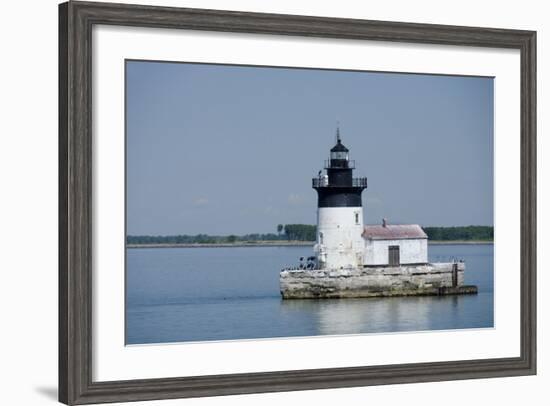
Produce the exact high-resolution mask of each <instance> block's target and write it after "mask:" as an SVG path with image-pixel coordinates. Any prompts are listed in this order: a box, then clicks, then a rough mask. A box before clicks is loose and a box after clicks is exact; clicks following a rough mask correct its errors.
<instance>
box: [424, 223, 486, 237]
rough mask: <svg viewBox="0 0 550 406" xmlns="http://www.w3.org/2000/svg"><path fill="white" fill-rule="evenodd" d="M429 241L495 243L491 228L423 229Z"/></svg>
mask: <svg viewBox="0 0 550 406" xmlns="http://www.w3.org/2000/svg"><path fill="white" fill-rule="evenodd" d="M423 229H424V231H425V232H426V234H427V235H428V239H429V240H436V241H493V235H494V229H493V227H491V226H464V227H423Z"/></svg>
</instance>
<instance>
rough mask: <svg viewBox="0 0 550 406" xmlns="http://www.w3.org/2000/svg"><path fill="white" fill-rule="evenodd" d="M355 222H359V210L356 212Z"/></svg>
mask: <svg viewBox="0 0 550 406" xmlns="http://www.w3.org/2000/svg"><path fill="white" fill-rule="evenodd" d="M355 224H359V212H355Z"/></svg>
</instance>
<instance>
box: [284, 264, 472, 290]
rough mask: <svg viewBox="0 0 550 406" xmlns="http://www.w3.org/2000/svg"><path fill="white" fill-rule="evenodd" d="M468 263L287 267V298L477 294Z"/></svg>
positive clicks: (285, 282)
mask: <svg viewBox="0 0 550 406" xmlns="http://www.w3.org/2000/svg"><path fill="white" fill-rule="evenodd" d="M464 269H465V266H464V263H462V262H461V263H431V264H418V265H402V266H398V267H389V266H367V267H364V268H362V269H333V270H331V269H323V270H316V269H312V270H305V269H297V270H284V271H281V273H280V276H279V281H280V289H281V295H282V297H283V299H322V298H327V299H328V298H362V297H380V296H426V295H436V296H437V295H462V294H476V293H477V287H476V286H465V285H464Z"/></svg>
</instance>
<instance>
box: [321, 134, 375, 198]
mask: <svg viewBox="0 0 550 406" xmlns="http://www.w3.org/2000/svg"><path fill="white" fill-rule="evenodd" d="M325 169H326V172H327V174H326V175H322V172H319V176H318V177H317V178H314V179H313V188H314V189H315V190H316V191H317V194H318V198H319V199H318V207H361V206H362V202H361V193H362V192H363V190H364V189H366V188H367V178H354V177H353V170H354V169H355V161H350V159H349V149H348V148H346V147H345V146H344V144H342V140H341V138H340V130H339V129H337V130H336V145H335V146H334V147H332V148H331V150H330V159H329V160H328V161H326V162H325Z"/></svg>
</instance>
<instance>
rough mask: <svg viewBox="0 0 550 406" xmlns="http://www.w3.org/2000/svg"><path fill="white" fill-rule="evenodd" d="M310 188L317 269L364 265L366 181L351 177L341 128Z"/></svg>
mask: <svg viewBox="0 0 550 406" xmlns="http://www.w3.org/2000/svg"><path fill="white" fill-rule="evenodd" d="M324 169H325V171H326V174H324V173H323V171H319V175H318V176H317V177H316V178H313V181H312V186H313V189H315V190H316V191H317V195H318V200H317V241H316V244H315V252H316V255H317V265H318V267H319V269H357V268H362V267H363V264H364V251H365V241H364V239H363V237H362V233H363V205H362V201H361V194H362V192H363V190H364V189H366V187H367V178H354V177H353V170H354V169H355V161H352V160H350V159H349V149H348V148H346V147H345V146H344V144H342V140H341V138H340V129H339V128H338V129H337V130H336V145H335V146H334V147H333V148H332V149H331V150H330V156H329V159H328V160H327V161H325V167H324Z"/></svg>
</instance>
